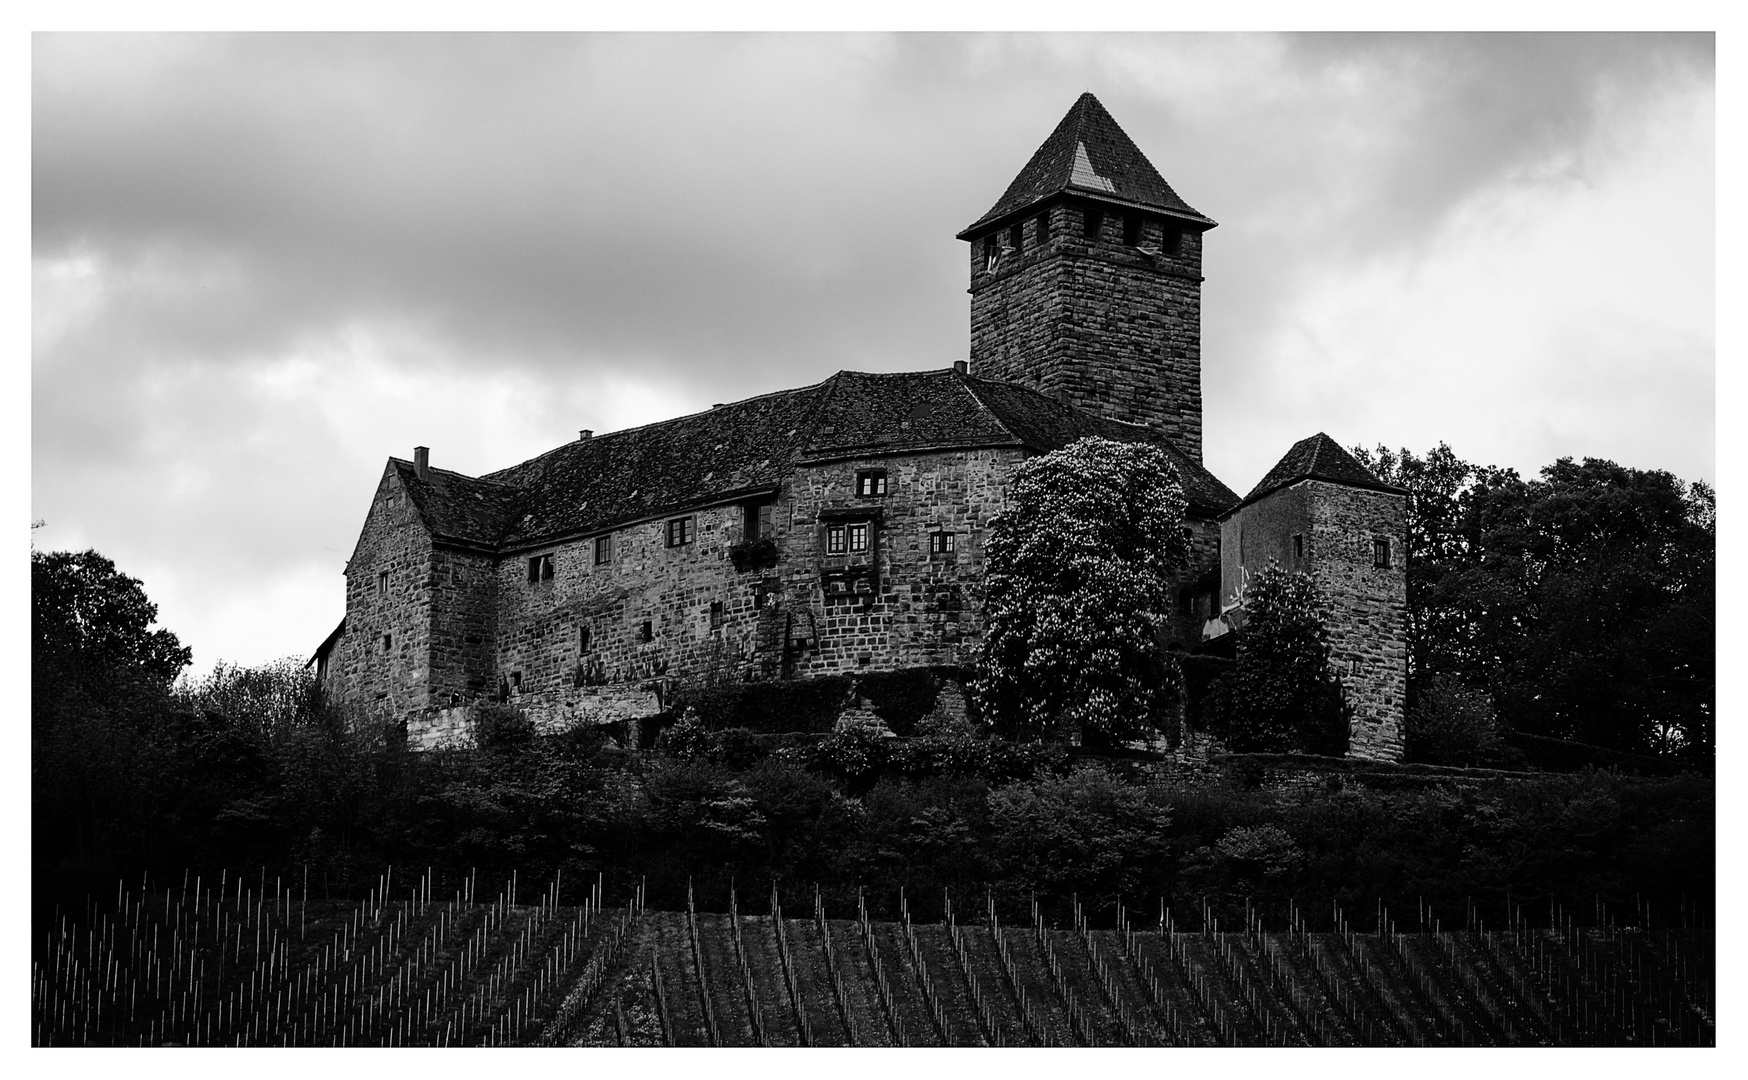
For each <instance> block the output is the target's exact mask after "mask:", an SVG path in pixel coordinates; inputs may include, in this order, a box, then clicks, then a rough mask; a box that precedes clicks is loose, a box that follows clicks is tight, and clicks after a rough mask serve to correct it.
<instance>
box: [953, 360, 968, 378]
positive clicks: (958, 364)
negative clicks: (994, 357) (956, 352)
mask: <svg viewBox="0 0 1748 1080" xmlns="http://www.w3.org/2000/svg"><path fill="white" fill-rule="evenodd" d="M953 370H954V371H957V372H958V373H959V374H961V375H969V374H971V361H969V360H955V361H953Z"/></svg>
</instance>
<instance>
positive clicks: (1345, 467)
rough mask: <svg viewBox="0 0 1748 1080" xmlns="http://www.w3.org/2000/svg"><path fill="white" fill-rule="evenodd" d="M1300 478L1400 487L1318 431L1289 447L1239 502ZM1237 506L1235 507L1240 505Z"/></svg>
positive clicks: (1246, 502) (1250, 500)
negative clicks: (1379, 475) (1384, 479)
mask: <svg viewBox="0 0 1748 1080" xmlns="http://www.w3.org/2000/svg"><path fill="white" fill-rule="evenodd" d="M1301 480H1327V481H1329V482H1331V483H1336V484H1346V485H1348V486H1349V487H1361V488H1372V489H1374V490H1377V491H1397V492H1399V491H1401V490H1402V489H1401V488H1399V487H1393V486H1391V485H1390V484H1386V483H1384V482H1383V481H1382V480H1379V479H1378V478H1377V477H1376V476H1373V475H1372V471H1371V470H1370V469H1368V468H1366V467H1365V466H1364V465H1361V464H1360V463H1359V461H1358V459H1356V458H1355V457H1354V456H1353V455H1352V454H1350V453H1348V452H1347V451H1346V450H1343V449H1342V448H1341V445H1340V444H1339V443H1337V442H1336V441H1335V440H1334V439H1332V438H1330V437H1329V436H1328V435H1325V434H1324V433H1323V432H1321V431H1319V432H1318V433H1317V434H1315V435H1313V436H1311V437H1310V438H1309V439H1300V440H1299V441H1298V442H1296V443H1294V444H1293V448H1292V449H1291V450H1288V451H1287V453H1286V456H1285V457H1283V458H1281V460H1280V461H1278V462H1276V463H1275V467H1274V468H1272V469H1270V470H1269V471H1268V475H1267V476H1264V477H1263V478H1262V479H1261V480H1260V481H1258V482H1257V485H1256V486H1255V487H1253V488H1251V489H1250V494H1249V495H1246V496H1245V497H1244V501H1243V502H1241V503H1239V504H1238V505H1239V506H1248V505H1249V504H1251V503H1253V502H1255V501H1257V500H1258V499H1260V498H1262V497H1263V496H1264V495H1267V494H1269V493H1270V492H1273V491H1279V490H1280V489H1281V488H1284V487H1286V486H1287V485H1289V484H1296V483H1298V482H1299V481H1301ZM1237 508H1238V507H1236V506H1235V507H1233V509H1235V510H1236V509H1237Z"/></svg>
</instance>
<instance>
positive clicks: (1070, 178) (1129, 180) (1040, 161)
mask: <svg viewBox="0 0 1748 1080" xmlns="http://www.w3.org/2000/svg"><path fill="white" fill-rule="evenodd" d="M1071 190H1072V191H1077V192H1082V193H1084V194H1088V195H1093V196H1098V195H1104V196H1108V197H1110V198H1112V199H1114V200H1118V201H1122V202H1126V203H1131V204H1136V205H1140V206H1148V207H1153V208H1154V209H1157V210H1162V211H1165V212H1166V213H1168V214H1171V215H1173V216H1175V217H1179V218H1184V219H1187V220H1190V221H1197V222H1203V223H1205V224H1206V225H1207V226H1209V227H1212V226H1213V225H1214V221H1213V219H1212V218H1209V217H1207V216H1205V215H1203V214H1201V213H1199V212H1198V211H1196V210H1195V209H1194V208H1192V207H1191V206H1190V204H1189V203H1186V202H1184V201H1183V200H1182V199H1180V198H1178V195H1177V192H1175V191H1173V190H1172V189H1171V185H1170V184H1168V183H1166V182H1165V178H1164V177H1162V176H1160V175H1159V170H1157V169H1155V168H1154V167H1153V163H1152V162H1150V161H1148V160H1147V155H1145V154H1143V153H1142V152H1141V150H1140V148H1139V147H1137V146H1136V145H1135V143H1134V142H1133V141H1132V140H1131V139H1130V138H1129V136H1128V135H1126V134H1124V132H1123V129H1122V128H1120V127H1118V126H1117V122H1116V121H1115V120H1113V119H1112V118H1111V114H1110V113H1108V112H1106V111H1105V107H1104V106H1103V105H1101V104H1099V99H1098V98H1096V97H1093V96H1092V95H1091V94H1082V95H1080V100H1078V101H1076V102H1075V103H1074V107H1073V108H1071V109H1069V110H1068V115H1067V116H1064V117H1063V118H1062V122H1061V123H1059V124H1057V125H1056V130H1055V131H1052V132H1051V133H1050V137H1049V138H1048V139H1045V140H1044V144H1043V145H1042V146H1040V147H1038V151H1037V153H1035V154H1033V155H1032V160H1030V161H1028V162H1026V167H1025V168H1023V169H1021V170H1020V174H1019V175H1018V176H1016V177H1014V182H1013V183H1011V184H1009V185H1008V189H1007V192H1006V193H1005V194H1003V195H1002V197H1001V198H1000V199H999V200H998V201H997V202H996V204H995V205H994V206H993V207H991V208H990V211H989V213H987V214H985V215H983V216H982V217H980V218H978V219H977V221H976V222H975V223H974V224H972V225H970V226H967V227H966V229H965V230H964V231H963V232H961V233H960V234H959V238H960V239H961V240H965V239H969V238H970V236H971V234H972V233H975V232H976V231H977V230H978V229H980V228H982V227H983V226H985V225H987V224H989V223H991V222H993V221H996V220H997V219H999V218H1004V217H1007V216H1008V215H1010V214H1014V213H1018V212H1019V211H1022V210H1024V209H1025V208H1027V207H1029V206H1031V205H1032V204H1034V203H1037V202H1040V201H1042V200H1044V199H1047V198H1049V197H1050V196H1052V195H1057V194H1060V193H1062V192H1065V191H1071Z"/></svg>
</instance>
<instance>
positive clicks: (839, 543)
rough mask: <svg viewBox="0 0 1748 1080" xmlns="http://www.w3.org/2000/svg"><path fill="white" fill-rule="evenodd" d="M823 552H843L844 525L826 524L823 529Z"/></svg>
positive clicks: (829, 553) (838, 553)
mask: <svg viewBox="0 0 1748 1080" xmlns="http://www.w3.org/2000/svg"><path fill="white" fill-rule="evenodd" d="M825 553H826V554H827V555H842V554H843V553H844V527H843V526H842V525H828V526H827V527H826V530H825Z"/></svg>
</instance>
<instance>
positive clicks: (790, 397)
mask: <svg viewBox="0 0 1748 1080" xmlns="http://www.w3.org/2000/svg"><path fill="white" fill-rule="evenodd" d="M830 382H831V380H827V381H826V382H824V383H818V384H815V385H813V386H806V387H802V388H801V389H798V390H786V391H783V392H781V393H776V394H765V395H763V396H761V397H755V398H748V399H746V400H745V401H737V402H735V403H733V404H731V405H719V406H717V407H716V408H713V409H709V410H707V411H705V412H699V413H693V414H691V415H690V416H680V417H675V418H674V419H672V420H664V421H661V422H659V423H655V424H646V425H644V426H643V427H637V428H628V429H627V430H624V431H615V432H612V433H610V434H606V435H597V436H594V437H592V438H587V439H579V440H577V441H576V442H572V443H566V444H565V445H563V446H561V447H559V448H558V449H556V450H551V451H548V452H547V453H545V454H542V455H540V456H539V457H537V458H534V459H533V460H531V461H525V462H523V463H522V464H520V465H514V466H511V467H510V468H508V469H504V470H501V471H499V472H495V473H488V474H487V475H486V476H485V477H484V479H486V480H492V481H496V482H498V483H500V484H509V485H513V486H515V487H517V488H519V489H521V494H520V496H519V497H518V498H517V500H516V503H515V509H514V512H513V515H512V520H510V521H509V522H508V527H507V528H506V529H505V530H504V532H503V534H502V535H501V537H500V539H499V543H500V545H502V546H508V547H515V546H517V545H526V544H533V543H538V542H540V541H542V540H545V539H549V538H556V537H559V536H568V535H573V534H576V533H581V532H590V531H593V530H597V529H605V528H608V527H609V526H613V525H617V524H620V523H623V522H629V521H638V520H641V519H644V518H648V517H654V516H658V515H661V514H664V513H667V512H668V511H670V510H678V509H681V508H683V507H688V506H698V505H701V504H704V503H708V502H710V501H712V500H718V499H729V498H732V497H733V496H734V495H735V494H736V493H738V492H751V491H753V490H757V489H760V488H769V487H775V486H776V485H777V484H778V483H780V482H781V481H782V479H783V477H785V476H786V475H788V473H789V472H790V471H791V469H792V468H793V466H794V462H795V457H796V455H797V453H798V452H799V451H800V449H801V448H802V446H804V445H805V444H806V441H807V438H808V434H809V432H810V431H811V429H812V419H813V414H814V413H815V412H816V411H817V410H818V408H819V404H820V401H821V399H822V397H823V396H824V393H825V391H826V388H827V387H828V386H829V385H830Z"/></svg>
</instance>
